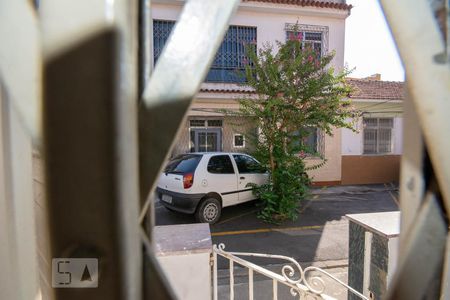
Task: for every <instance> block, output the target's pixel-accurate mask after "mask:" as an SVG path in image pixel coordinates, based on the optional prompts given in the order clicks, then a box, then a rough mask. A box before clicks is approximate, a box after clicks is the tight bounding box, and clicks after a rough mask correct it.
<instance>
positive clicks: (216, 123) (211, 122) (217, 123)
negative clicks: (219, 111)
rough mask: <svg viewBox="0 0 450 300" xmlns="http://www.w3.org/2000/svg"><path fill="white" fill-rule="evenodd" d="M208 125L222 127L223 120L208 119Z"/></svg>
mask: <svg viewBox="0 0 450 300" xmlns="http://www.w3.org/2000/svg"><path fill="white" fill-rule="evenodd" d="M208 127H222V120H208Z"/></svg>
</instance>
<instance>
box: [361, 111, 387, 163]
mask: <svg viewBox="0 0 450 300" xmlns="http://www.w3.org/2000/svg"><path fill="white" fill-rule="evenodd" d="M363 124H364V134H363V136H364V154H379V153H390V152H391V151H392V128H393V127H394V120H393V119H392V118H364V119H363Z"/></svg>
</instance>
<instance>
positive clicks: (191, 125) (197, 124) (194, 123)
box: [189, 120, 205, 127]
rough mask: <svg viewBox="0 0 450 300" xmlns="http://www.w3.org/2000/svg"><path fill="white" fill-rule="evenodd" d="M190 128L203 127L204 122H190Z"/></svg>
mask: <svg viewBox="0 0 450 300" xmlns="http://www.w3.org/2000/svg"><path fill="white" fill-rule="evenodd" d="M189 126H190V127H205V120H190V121H189Z"/></svg>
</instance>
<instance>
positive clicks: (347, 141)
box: [342, 117, 403, 155]
mask: <svg viewBox="0 0 450 300" xmlns="http://www.w3.org/2000/svg"><path fill="white" fill-rule="evenodd" d="M356 129H357V130H358V132H353V131H351V130H350V129H342V155H362V154H363V126H362V120H361V119H360V120H359V121H358V123H357V126H356ZM392 143H393V145H392V153H390V154H396V155H400V154H402V152H403V148H402V147H403V118H402V117H394V128H393V135H392Z"/></svg>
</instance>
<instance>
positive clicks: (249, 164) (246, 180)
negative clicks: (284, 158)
mask: <svg viewBox="0 0 450 300" xmlns="http://www.w3.org/2000/svg"><path fill="white" fill-rule="evenodd" d="M233 159H234V161H235V163H236V166H237V169H238V189H239V200H238V201H239V203H242V202H246V201H250V200H253V199H255V195H253V188H252V186H253V185H254V184H256V185H261V184H264V183H266V182H267V181H268V178H269V174H268V173H267V172H266V171H265V170H264V168H263V167H262V166H261V164H260V163H259V162H258V161H257V160H256V159H254V158H253V157H251V156H249V155H245V154H233Z"/></svg>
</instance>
